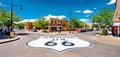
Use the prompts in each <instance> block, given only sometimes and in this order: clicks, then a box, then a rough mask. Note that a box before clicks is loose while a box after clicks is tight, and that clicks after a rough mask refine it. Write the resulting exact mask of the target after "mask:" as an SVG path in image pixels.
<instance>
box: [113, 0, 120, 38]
mask: <svg viewBox="0 0 120 57" xmlns="http://www.w3.org/2000/svg"><path fill="white" fill-rule="evenodd" d="M113 27H114V28H117V30H116V31H117V35H118V36H120V0H116V4H115V12H114V19H113Z"/></svg>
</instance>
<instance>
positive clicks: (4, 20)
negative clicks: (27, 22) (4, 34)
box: [0, 8, 20, 27]
mask: <svg viewBox="0 0 120 57" xmlns="http://www.w3.org/2000/svg"><path fill="white" fill-rule="evenodd" d="M12 16H13V18H12V21H13V22H12V24H13V23H14V22H17V21H18V20H19V19H20V16H16V14H15V12H13V15H12ZM10 18H11V12H10V11H9V12H7V11H6V10H5V9H3V8H0V21H1V24H3V26H5V27H10V21H11V20H10Z"/></svg>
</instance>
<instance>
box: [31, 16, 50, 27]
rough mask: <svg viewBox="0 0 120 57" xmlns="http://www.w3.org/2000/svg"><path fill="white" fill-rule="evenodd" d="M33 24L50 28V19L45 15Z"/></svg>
mask: <svg viewBox="0 0 120 57" xmlns="http://www.w3.org/2000/svg"><path fill="white" fill-rule="evenodd" d="M33 26H35V27H37V28H42V29H48V26H49V21H48V20H46V19H45V18H44V17H42V18H40V19H38V21H35V22H34V23H33Z"/></svg>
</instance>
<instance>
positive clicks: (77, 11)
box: [69, 10, 81, 33]
mask: <svg viewBox="0 0 120 57" xmlns="http://www.w3.org/2000/svg"><path fill="white" fill-rule="evenodd" d="M80 12H81V11H80V10H75V11H73V12H70V26H69V33H71V19H72V17H71V16H72V14H73V13H74V14H76V13H80Z"/></svg>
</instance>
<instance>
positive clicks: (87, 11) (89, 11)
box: [83, 10, 93, 14]
mask: <svg viewBox="0 0 120 57" xmlns="http://www.w3.org/2000/svg"><path fill="white" fill-rule="evenodd" d="M83 13H85V14H89V13H93V11H91V10H84V11H83Z"/></svg>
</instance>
